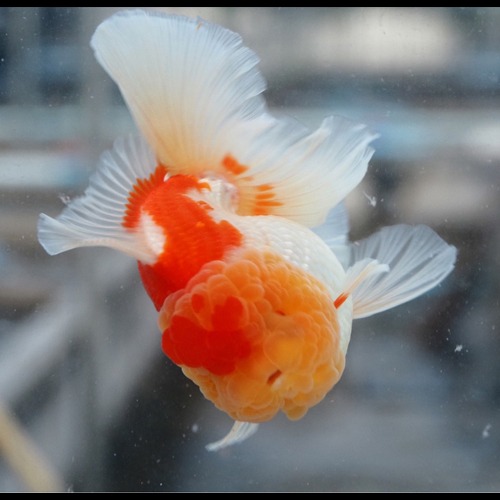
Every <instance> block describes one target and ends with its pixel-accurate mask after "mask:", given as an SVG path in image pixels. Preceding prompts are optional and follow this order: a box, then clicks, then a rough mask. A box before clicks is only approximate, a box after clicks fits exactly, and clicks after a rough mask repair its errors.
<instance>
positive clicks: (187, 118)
mask: <svg viewBox="0 0 500 500" xmlns="http://www.w3.org/2000/svg"><path fill="white" fill-rule="evenodd" d="M91 45H92V47H93V49H94V51H95V55H96V58H97V60H98V61H99V63H100V64H101V65H102V66H103V68H104V69H105V70H106V71H107V72H108V74H109V75H110V76H111V77H112V78H113V79H114V80H115V82H116V83H117V85H118V86H119V88H120V90H121V92H122V95H123V97H124V99H125V102H126V103H127V105H128V107H129V109H130V111H131V113H132V115H133V117H134V119H135V121H136V123H137V125H138V128H139V130H140V132H141V134H140V135H139V136H136V137H127V138H125V139H118V140H117V141H116V142H115V144H114V146H113V149H112V150H110V151H108V152H105V153H104V154H103V155H102V157H101V159H100V161H99V164H98V168H97V170H96V172H95V174H94V175H93V177H92V178H91V180H90V185H89V187H88V188H87V190H86V191H85V193H84V195H83V196H82V197H80V198H77V199H75V200H73V201H72V202H71V203H70V204H69V205H68V206H67V207H66V208H65V209H64V211H63V212H62V213H61V214H60V215H59V216H58V217H57V218H51V217H49V216H47V215H45V214H42V215H41V216H40V220H39V224H38V235H39V240H40V243H41V244H42V245H43V247H44V248H45V249H46V250H47V252H48V253H49V254H57V253H60V252H62V251H66V250H70V249H72V248H75V247H80V246H96V245H100V246H108V247H111V248H114V249H116V250H119V251H122V252H125V253H127V254H128V255H130V256H131V257H134V258H135V259H137V261H138V267H139V273H140V276H141V279H142V282H143V284H144V287H145V290H146V292H147V293H148V295H149V296H150V298H151V300H152V302H153V304H154V305H155V307H156V309H157V311H158V314H159V316H158V325H159V328H160V331H161V333H162V342H161V345H162V349H163V351H164V352H165V354H166V355H167V356H168V357H169V358H170V359H171V360H172V361H173V362H174V363H176V364H177V365H179V366H180V367H181V368H182V370H183V372H184V373H185V374H186V376H188V377H189V378H190V379H192V380H193V381H194V382H195V383H196V384H197V385H198V386H199V387H200V390H201V391H202V393H203V394H204V395H205V397H206V398H207V399H209V400H211V401H212V402H213V403H214V404H215V405H216V406H217V407H218V408H219V409H220V410H222V411H224V412H226V413H227V414H228V415H230V416H231V417H232V418H233V419H234V420H235V425H234V427H233V429H232V430H231V432H230V433H229V434H228V435H227V436H226V437H225V438H224V439H222V440H221V441H219V442H217V443H213V444H212V445H209V449H211V450H216V449H220V448H222V447H224V446H228V445H230V444H234V443H236V442H239V441H241V440H243V439H245V438H247V437H248V436H249V435H251V434H252V433H253V432H254V431H255V429H256V427H257V425H258V424H259V423H261V422H265V421H267V420H270V419H272V418H273V417H274V416H275V415H276V414H277V413H278V412H280V411H282V412H283V413H285V414H286V415H287V416H288V417H289V418H290V419H292V420H296V419H299V418H301V417H303V416H304V415H305V414H306V413H307V411H308V409H309V408H311V407H312V406H314V405H316V404H318V403H319V402H320V401H321V400H322V399H323V398H324V397H325V395H326V394H327V393H328V392H329V391H330V390H331V389H332V388H333V387H334V385H335V384H336V383H337V382H338V380H339V379H340V377H341V375H342V372H343V369H344V366H345V356H346V352H347V348H348V345H349V340H350V335H351V327H352V321H353V319H355V318H357V317H363V316H368V315H371V314H375V313H377V312H380V311H383V310H386V309H389V308H391V307H394V306H396V305H398V304H401V303H403V302H406V301H408V300H410V299H412V298H414V297H416V296H418V295H420V294H422V293H424V292H425V291H427V290H429V289H430V288H432V287H433V286H435V285H437V284H438V283H439V282H440V281H441V280H442V279H444V278H445V277H446V276H447V275H448V274H449V272H450V271H451V270H452V268H453V265H454V261H455V256H456V250H455V248H453V247H452V246H450V245H447V244H446V243H445V242H444V241H443V240H442V239H441V238H440V237H439V236H438V235H437V234H435V233H434V232H433V231H432V230H431V229H429V228H427V227H425V226H416V227H410V226H406V225H398V226H393V227H388V228H383V229H382V230H381V231H379V232H378V233H375V234H373V235H372V236H370V237H369V238H367V239H366V240H363V241H361V242H355V243H350V242H349V241H348V238H347V234H348V231H349V226H348V220H347V215H346V211H345V209H344V206H343V200H344V198H345V197H346V196H347V194H349V192H350V191H351V190H352V189H354V188H355V187H356V186H357V185H358V184H359V182H360V181H361V180H362V178H363V177H364V175H365V173H366V170H367V167H368V162H369V160H370V158H371V156H372V154H373V148H372V147H371V142H372V141H373V140H374V139H375V138H376V135H375V134H373V133H371V132H370V131H369V130H368V128H367V127H366V126H364V125H361V124H356V123H353V122H350V121H349V120H346V119H344V118H340V117H329V118H326V119H325V120H324V121H323V123H322V124H321V125H320V126H319V127H318V129H316V130H314V131H310V130H308V129H306V128H305V127H303V126H302V125H300V124H298V123H296V122H295V121H293V120H290V119H276V118H275V117H273V116H272V115H271V114H270V113H269V111H268V110H267V108H266V104H265V101H264V99H263V97H262V92H263V90H264V89H265V82H264V80H263V78H262V76H261V74H260V73H259V71H258V70H257V68H256V65H257V62H258V58H257V56H256V55H255V54H254V53H253V52H252V51H251V50H249V49H248V48H246V47H245V46H244V45H243V44H242V41H241V38H240V37H239V35H237V34H235V33H233V32H231V31H229V30H227V29H225V28H222V27H220V26H218V25H215V24H211V23H208V22H206V21H203V20H200V19H190V18H187V17H182V16H176V15H165V14H159V13H155V12H145V11H140V10H134V11H125V12H122V13H118V14H116V15H114V16H112V17H111V18H109V19H107V20H105V21H104V22H103V23H102V24H101V25H100V26H99V27H98V28H97V30H96V32H95V34H94V36H93V37H92V40H91Z"/></svg>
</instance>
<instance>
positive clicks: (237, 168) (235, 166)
mask: <svg viewBox="0 0 500 500" xmlns="http://www.w3.org/2000/svg"><path fill="white" fill-rule="evenodd" d="M222 166H223V167H224V168H225V169H226V170H227V171H228V172H231V173H232V174H234V175H240V174H243V173H244V172H246V171H247V170H248V167H246V166H245V165H242V164H241V163H238V161H237V160H236V159H235V158H234V157H233V156H231V155H226V156H224V158H223V160H222Z"/></svg>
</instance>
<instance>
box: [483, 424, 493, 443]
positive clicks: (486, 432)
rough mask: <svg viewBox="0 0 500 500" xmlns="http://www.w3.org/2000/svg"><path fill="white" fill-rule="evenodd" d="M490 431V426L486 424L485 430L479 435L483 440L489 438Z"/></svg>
mask: <svg viewBox="0 0 500 500" xmlns="http://www.w3.org/2000/svg"><path fill="white" fill-rule="evenodd" d="M490 429H491V424H486V426H485V428H484V429H483V433H482V434H481V435H482V436H483V439H486V438H487V437H490Z"/></svg>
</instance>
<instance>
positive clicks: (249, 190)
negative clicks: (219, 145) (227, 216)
mask: <svg viewBox="0 0 500 500" xmlns="http://www.w3.org/2000/svg"><path fill="white" fill-rule="evenodd" d="M221 163H222V166H223V167H224V168H225V170H226V171H227V172H228V173H229V174H231V175H234V176H241V174H244V173H245V172H247V171H248V170H249V167H247V166H246V165H242V164H241V163H239V162H238V160H236V159H235V158H234V157H233V156H231V155H229V154H228V155H226V156H225V157H224V158H223V159H222V162H221ZM252 180H253V178H252V177H251V176H249V175H245V176H241V177H239V178H238V179H236V178H235V179H233V182H234V183H235V184H236V185H238V187H239V188H240V192H242V193H243V196H242V197H241V198H242V200H243V202H242V204H241V205H240V207H239V208H240V210H239V213H241V214H243V215H269V214H271V213H272V209H273V208H274V207H281V206H282V205H283V203H282V202H281V201H277V200H276V199H275V198H276V193H275V192H274V186H273V185H272V184H259V185H257V186H251V185H249V183H251V182H252Z"/></svg>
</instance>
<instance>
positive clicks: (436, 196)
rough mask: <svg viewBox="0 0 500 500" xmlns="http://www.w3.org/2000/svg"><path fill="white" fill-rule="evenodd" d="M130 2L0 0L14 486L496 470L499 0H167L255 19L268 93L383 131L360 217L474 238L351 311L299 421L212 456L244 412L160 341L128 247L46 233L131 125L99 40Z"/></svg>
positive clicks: (2, 396)
mask: <svg viewBox="0 0 500 500" xmlns="http://www.w3.org/2000/svg"><path fill="white" fill-rule="evenodd" d="M120 9H121V8H110V7H102V8H97V7H88V8H87V7H75V8H73V7H30V8H28V7H0V34H1V36H0V209H1V214H0V491H14V492H21V491H42V490H62V491H485V492H486V491H498V490H500V363H499V355H500V337H499V335H500V312H499V311H500V308H499V306H500V304H499V302H500V293H499V292H500V290H499V288H500V286H499V276H500V261H499V259H498V255H499V254H500V222H499V219H498V215H499V213H500V140H499V139H500V107H499V104H500V8H498V7H493V8H484V7H478V8H475V7H453V8H444V7H435V8H431V7H408V8H401V7H394V8H392V7H383V8H365V7H357V8H347V7H344V8H336V7H327V8H319V7H308V8H307V7H297V8H291V7H268V8H265V7H206V8H201V7H199V8H198V7H190V8H187V7H186V8H180V7H175V8H168V9H167V8H165V9H164V10H165V11H168V12H176V13H182V14H187V15H190V16H201V17H203V18H205V19H207V20H210V21H214V22H217V23H219V24H222V25H224V26H226V27H228V28H230V29H232V30H234V31H237V32H238V33H240V34H241V35H242V37H243V39H244V42H245V44H246V45H247V46H249V47H250V48H252V49H253V50H255V51H256V52H257V53H258V55H259V56H260V58H261V66H260V67H261V70H262V72H263V74H264V76H265V78H266V79H267V81H268V87H269V88H268V90H267V92H266V97H267V99H268V103H269V106H270V107H271V108H272V111H273V112H274V113H276V114H281V113H285V114H289V115H292V116H295V117H296V118H297V119H299V120H301V121H302V122H304V123H305V124H307V125H310V126H311V127H317V126H318V125H319V123H320V121H321V120H322V118H324V117H325V116H327V115H330V114H340V115H344V116H346V117H349V118H351V119H354V120H358V121H361V122H363V123H366V124H368V125H369V126H370V128H371V129H372V130H374V131H377V132H379V133H380V135H381V136H380V138H379V139H378V140H377V141H376V142H375V148H376V153H375V156H374V158H373V160H372V162H371V167H370V169H369V172H368V175H367V177H366V179H365V180H364V181H363V183H362V185H360V186H359V187H358V188H357V189H356V191H355V192H354V193H352V195H350V197H349V199H348V200H347V204H348V208H349V213H350V218H351V224H352V232H351V236H352V238H353V239H358V238H361V237H364V236H366V235H368V234H371V233H372V232H374V231H375V230H376V229H377V228H379V227H381V226H384V225H390V224H395V223H410V224H417V223H424V224H427V225H429V226H431V227H432V228H434V229H435V230H436V231H437V232H438V233H439V234H440V235H441V236H442V237H443V238H444V239H445V240H446V241H448V242H449V243H452V244H454V245H455V246H456V247H457V248H458V261H457V265H456V269H455V271H454V272H453V274H452V275H450V276H449V277H448V278H447V279H446V280H445V281H444V282H443V283H442V284H441V285H440V286H439V287H437V288H436V289H434V290H432V291H431V292H429V293H428V294H426V295H425V296H422V297H420V298H418V299H417V300H414V301H412V302H410V303H408V304H405V305H402V306H399V307H398V308H395V309H393V310H390V311H388V312H385V313H382V314H379V315H377V316H374V317H372V318H367V319H363V320H358V321H355V323H354V326H353V336H352V341H351V345H350V348H349V352H348V357H347V366H346V370H345V373H344V376H343V378H342V379H341V381H340V382H339V384H338V385H337V386H336V387H335V388H334V389H333V391H332V392H331V393H330V394H329V395H328V396H327V398H326V399H325V400H324V401H323V402H322V403H321V404H320V405H318V406H316V407H315V408H313V409H312V410H311V411H310V412H309V413H308V415H307V416H306V417H305V418H304V419H302V420H301V421H299V422H289V421H287V420H286V418H282V417H278V418H276V419H275V420H273V421H272V422H269V423H266V424H264V425H262V426H261V427H260V429H259V432H258V433H257V434H256V435H255V436H253V437H252V438H251V439H249V440H248V441H246V442H244V443H242V444H241V445H237V446H234V447H231V448H229V449H225V450H222V451H221V452H219V453H216V454H213V453H209V452H207V451H206V450H205V448H204V447H205V445H206V444H207V443H209V442H212V441H215V440H217V439H219V438H220V437H222V436H223V435H225V433H226V432H227V431H228V430H229V428H230V427H231V425H232V422H231V420H230V419H229V418H228V417H227V416H226V415H225V414H223V413H221V412H219V411H218V410H216V409H215V408H214V407H213V405H212V404H211V403H210V402H208V401H206V400H204V399H203V397H202V396H201V394H200V393H199V390H198V389H197V387H195V386H193V385H192V384H191V383H190V381H189V380H187V379H186V378H185V377H184V376H183V375H182V373H181V372H180V370H179V368H177V367H176V366H174V365H173V364H172V363H171V362H170V361H169V360H168V359H167V358H165V357H164V356H163V354H162V352H161V349H160V333H159V331H158V330H157V326H156V313H155V311H154V308H153V306H152V305H151V304H150V301H149V299H148V298H147V297H146V295H145V292H144V291H143V289H142V286H141V284H140V282H139V279H138V274H137V270H136V265H135V262H134V261H132V260H131V259H129V258H127V257H124V256H122V255H119V254H117V253H116V252H113V251H111V250H106V249H83V250H75V251H72V252H69V253H67V254H61V255H59V256H56V257H49V256H47V255H46V254H45V253H44V251H43V249H42V248H41V247H40V246H39V244H38V242H37V239H36V222H37V218H38V214H39V213H40V212H44V213H47V214H49V215H57V214H58V213H59V212H60V211H61V210H62V208H63V206H64V201H65V200H67V199H68V197H73V196H75V195H78V194H81V193H82V192H83V190H84V189H85V187H86V186H87V183H88V177H89V175H90V174H91V172H92V171H93V170H94V168H95V163H96V159H97V157H98V156H99V154H100V153H101V152H102V151H103V150H104V149H106V148H107V147H109V146H110V145H111V143H112V141H113V139H114V138H115V137H117V136H119V135H123V134H126V133H128V132H129V131H131V130H133V128H134V125H133V123H132V121H131V118H130V116H129V114H128V111H127V109H126V108H125V107H124V105H123V102H122V100H121V97H120V95H119V92H118V90H117V89H116V88H115V86H114V84H113V83H112V82H111V80H110V79H109V78H108V77H107V75H106V74H105V73H104V71H103V70H102V69H101V68H100V66H99V65H98V64H97V63H96V62H95V61H94V58H93V55H92V53H91V50H90V48H89V40H90V37H91V35H92V33H93V31H94V29H95V28H96V26H97V25H98V24H99V22H100V21H102V20H103V19H104V18H106V17H108V16H109V15H111V14H112V13H113V12H115V11H117V10H120Z"/></svg>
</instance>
